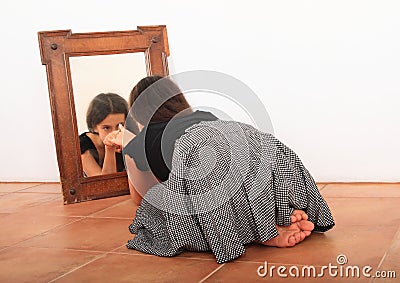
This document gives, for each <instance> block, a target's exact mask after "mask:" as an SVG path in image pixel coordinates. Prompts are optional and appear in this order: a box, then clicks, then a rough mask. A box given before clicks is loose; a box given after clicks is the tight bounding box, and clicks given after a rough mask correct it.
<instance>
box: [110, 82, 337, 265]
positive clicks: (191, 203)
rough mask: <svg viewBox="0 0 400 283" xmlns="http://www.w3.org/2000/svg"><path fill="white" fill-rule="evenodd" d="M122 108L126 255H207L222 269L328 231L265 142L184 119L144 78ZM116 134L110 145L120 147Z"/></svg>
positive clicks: (308, 193)
mask: <svg viewBox="0 0 400 283" xmlns="http://www.w3.org/2000/svg"><path fill="white" fill-rule="evenodd" d="M129 100H130V104H131V106H132V108H131V111H130V113H129V115H128V119H127V124H128V121H130V120H132V119H133V120H134V121H135V122H137V123H138V125H139V128H140V129H141V131H140V133H138V134H137V136H134V135H133V136H134V138H133V139H131V140H130V141H129V142H128V143H126V141H124V149H123V152H124V154H125V155H124V157H125V163H126V166H127V169H128V170H127V171H128V176H129V180H130V182H131V193H132V196H133V199H134V201H136V202H137V203H138V204H140V205H139V207H138V209H137V211H136V216H135V219H134V221H133V223H132V224H131V225H130V227H129V229H130V231H131V232H132V233H133V234H136V236H135V237H134V238H133V239H132V240H130V241H128V244H127V247H128V248H132V249H137V250H139V251H142V252H146V253H151V254H154V255H159V256H174V255H177V254H179V253H181V252H182V251H183V250H191V251H210V250H211V251H212V252H213V253H214V255H215V257H216V260H217V262H218V263H223V262H227V261H229V260H232V259H235V258H237V257H239V256H240V255H241V254H243V253H244V252H245V246H246V245H247V244H249V243H252V242H253V243H254V242H255V243H261V244H264V245H267V246H276V247H290V246H294V245H296V244H298V243H300V242H301V241H303V240H304V239H305V238H306V237H307V236H309V235H310V234H311V231H312V230H314V231H318V232H325V231H327V230H329V229H331V228H332V227H333V226H334V221H333V218H332V215H331V212H330V210H329V207H328V205H327V204H326V202H325V200H324V199H323V198H322V196H321V195H320V193H319V191H318V188H317V186H316V184H315V182H314V180H313V179H312V177H311V175H310V174H309V172H308V171H307V169H306V168H305V167H304V166H303V164H302V163H301V161H300V159H299V158H298V157H297V155H296V154H295V153H294V152H293V151H292V150H290V149H289V148H288V147H286V146H285V145H284V144H282V143H281V142H280V141H278V140H277V139H276V138H275V137H273V136H272V135H271V134H267V133H263V132H261V131H259V130H257V129H255V128H253V127H251V126H249V125H246V124H243V123H238V122H234V121H223V120H219V119H218V118H217V117H215V116H214V115H213V114H211V113H209V112H203V111H195V112H193V111H192V110H191V108H190V105H189V104H188V103H187V101H186V99H185V97H184V96H183V94H182V93H181V91H180V89H179V87H178V86H177V85H176V84H175V83H174V82H173V81H172V80H170V79H168V78H162V77H159V76H152V77H147V78H144V79H143V80H141V81H140V82H139V83H138V84H137V85H136V86H135V87H134V88H133V90H132V92H131V95H130V99H129ZM129 124H131V123H129ZM127 130H130V129H129V128H127ZM126 132H128V131H126ZM121 135H122V132H120V133H118V132H115V135H114V137H115V139H113V140H112V141H113V142H115V144H117V145H121V144H122V143H121ZM124 139H125V138H124Z"/></svg>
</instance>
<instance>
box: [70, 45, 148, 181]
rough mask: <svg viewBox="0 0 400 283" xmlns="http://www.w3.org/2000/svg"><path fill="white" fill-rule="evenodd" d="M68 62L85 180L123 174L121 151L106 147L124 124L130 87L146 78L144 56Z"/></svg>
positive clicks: (104, 56) (120, 55)
mask: <svg viewBox="0 0 400 283" xmlns="http://www.w3.org/2000/svg"><path fill="white" fill-rule="evenodd" d="M69 60H70V69H71V80H72V88H73V93H74V99H75V109H76V118H77V126H78V133H79V134H80V147H81V154H82V155H81V161H82V168H83V171H84V172H82V173H83V175H84V176H85V177H86V176H96V175H102V174H112V173H116V172H121V171H124V164H123V160H122V156H121V154H120V149H119V148H113V147H106V146H105V144H104V143H107V139H109V138H112V132H113V131H116V130H118V125H119V124H123V123H124V122H125V117H126V114H127V110H128V109H127V107H128V106H127V100H128V97H129V93H130V91H131V88H132V87H133V86H134V85H135V84H136V83H137V82H138V81H139V80H140V79H142V78H143V77H145V76H146V75H147V74H146V67H145V66H146V63H145V57H144V53H141V52H139V53H126V54H113V55H101V56H82V57H70V58H69ZM88 110H89V111H88ZM88 115H89V117H90V119H89V121H87V116H88Z"/></svg>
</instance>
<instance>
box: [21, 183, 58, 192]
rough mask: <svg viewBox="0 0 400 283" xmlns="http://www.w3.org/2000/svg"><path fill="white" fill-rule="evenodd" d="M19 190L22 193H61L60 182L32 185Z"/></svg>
mask: <svg viewBox="0 0 400 283" xmlns="http://www.w3.org/2000/svg"><path fill="white" fill-rule="evenodd" d="M19 192H23V193H49V194H60V195H61V194H62V190H61V184H60V183H46V184H40V185H37V186H34V187H29V188H27V189H23V190H21V191H19Z"/></svg>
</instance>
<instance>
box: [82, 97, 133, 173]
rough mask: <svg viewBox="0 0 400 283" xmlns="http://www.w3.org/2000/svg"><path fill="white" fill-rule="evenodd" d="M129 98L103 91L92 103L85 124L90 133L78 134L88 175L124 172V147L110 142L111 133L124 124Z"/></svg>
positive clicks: (83, 162) (84, 167) (84, 168)
mask: <svg viewBox="0 0 400 283" xmlns="http://www.w3.org/2000/svg"><path fill="white" fill-rule="evenodd" d="M127 114H128V103H127V101H126V100H125V99H124V98H122V97H121V96H119V95H118V94H115V93H101V94H99V95H97V96H96V97H95V98H94V99H93V100H92V101H91V102H90V104H89V107H88V110H87V114H86V123H87V126H88V129H89V132H85V133H83V134H81V135H80V136H79V140H80V147H81V157H82V166H83V171H84V174H85V176H95V175H102V174H110V173H115V172H120V171H124V170H125V168H124V163H123V159H122V155H121V147H120V146H118V145H115V144H111V143H109V142H108V139H109V137H108V135H109V134H110V133H112V132H114V131H116V130H118V125H120V124H121V125H123V124H124V123H125V119H126V116H127Z"/></svg>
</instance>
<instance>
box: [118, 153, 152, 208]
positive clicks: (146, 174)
mask: <svg viewBox="0 0 400 283" xmlns="http://www.w3.org/2000/svg"><path fill="white" fill-rule="evenodd" d="M125 164H126V169H127V170H126V171H127V172H128V181H129V190H130V192H131V197H132V199H133V201H134V202H135V204H137V205H140V202H141V201H142V199H143V196H144V195H145V194H146V193H147V191H148V190H149V189H150V188H151V187H153V186H154V185H156V184H158V183H159V180H158V179H157V178H156V177H155V176H154V175H153V173H152V172H151V171H140V170H139V169H138V168H137V167H136V163H135V160H133V159H132V157H130V156H128V155H125Z"/></svg>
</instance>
